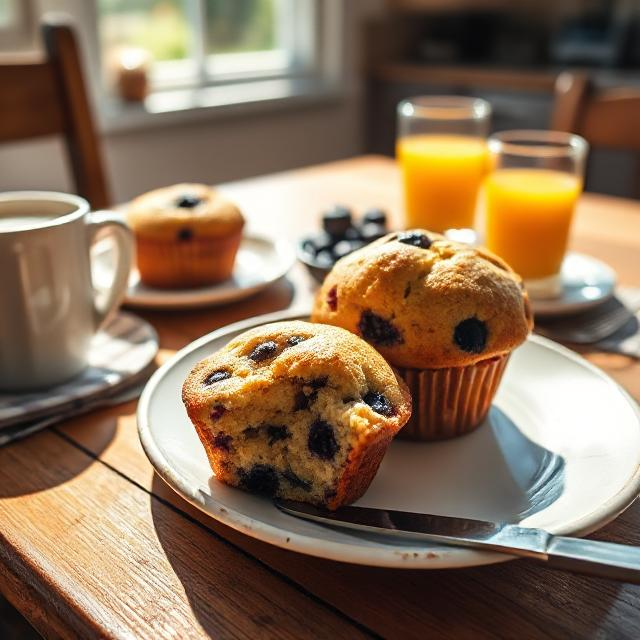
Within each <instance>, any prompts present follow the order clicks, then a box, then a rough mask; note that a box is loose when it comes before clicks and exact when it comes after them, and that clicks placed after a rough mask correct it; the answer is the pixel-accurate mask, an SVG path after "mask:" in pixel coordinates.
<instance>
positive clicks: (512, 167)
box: [484, 131, 589, 297]
mask: <svg viewBox="0 0 640 640" xmlns="http://www.w3.org/2000/svg"><path fill="white" fill-rule="evenodd" d="M488 146H489V153H490V162H491V172H490V173H489V175H488V176H487V178H486V181H485V185H484V187H485V194H486V213H485V215H486V220H485V225H486V226H485V231H486V238H485V240H486V245H487V247H488V248H489V249H490V250H491V251H493V252H494V253H497V254H498V255H499V256H501V257H502V258H504V260H506V261H507V262H508V263H509V264H510V265H511V266H512V267H513V269H514V270H515V271H517V272H518V273H519V274H520V275H521V276H522V278H523V279H524V280H525V283H526V285H527V288H528V289H529V293H530V294H531V295H532V296H534V297H554V296H557V295H559V294H560V292H561V285H562V283H561V280H560V270H561V267H562V261H563V259H564V256H565V253H566V251H567V245H568V242H569V231H570V229H571V221H572V218H573V211H574V208H575V204H576V201H577V199H578V196H579V195H580V193H581V192H582V183H583V178H584V167H585V161H586V157H587V151H588V148H589V145H588V144H587V142H586V140H584V138H581V137H580V136H577V135H574V134H571V133H562V132H560V131H504V132H502V133H497V134H495V135H493V136H491V138H489V141H488Z"/></svg>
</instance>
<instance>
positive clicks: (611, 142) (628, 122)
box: [551, 73, 640, 153]
mask: <svg viewBox="0 0 640 640" xmlns="http://www.w3.org/2000/svg"><path fill="white" fill-rule="evenodd" d="M555 96H556V97H555V105H554V111H553V116H552V121H551V128H552V129H555V130H557V131H570V132H572V133H577V134H579V135H581V136H582V137H583V138H586V139H587V141H588V142H589V144H591V145H592V146H594V147H605V148H608V149H621V150H625V151H634V152H639V153H640V127H639V126H638V120H639V119H640V89H635V88H626V87H625V88H612V89H601V90H596V89H595V88H594V87H593V86H592V85H591V83H590V82H589V78H588V76H587V75H586V74H583V73H562V74H560V75H559V76H558V79H557V81H556V92H555Z"/></svg>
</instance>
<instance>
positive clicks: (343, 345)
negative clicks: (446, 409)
mask: <svg viewBox="0 0 640 640" xmlns="http://www.w3.org/2000/svg"><path fill="white" fill-rule="evenodd" d="M182 398H183V402H184V404H185V406H186V409H187V413H188V415H189V418H190V419H191V421H192V422H193V424H194V426H195V428H196V430H197V432H198V435H199V437H200V440H201V441H202V443H203V445H204V447H205V449H206V451H207V455H208V457H209V461H210V463H211V467H212V469H213V470H214V472H215V474H216V477H217V478H218V479H219V480H222V481H223V482H226V483H227V484H230V485H233V486H239V487H241V488H243V489H246V490H248V491H252V492H255V493H263V494H267V495H271V496H274V495H275V496H279V497H284V498H289V499H293V500H304V501H307V502H313V503H315V504H321V505H324V506H328V507H329V508H332V509H333V508H337V507H338V506H340V505H342V504H346V503H348V502H352V501H353V500H356V499H357V498H358V497H360V495H362V494H363V493H364V491H365V490H366V489H367V487H368V486H369V483H370V482H371V480H372V479H373V477H374V475H375V473H376V471H377V469H378V466H379V464H380V461H381V460H382V456H383V455H384V452H385V451H386V448H387V446H388V445H389V443H390V441H391V439H392V438H393V436H394V435H395V434H396V432H397V431H398V430H399V429H400V428H401V427H402V426H403V425H404V424H405V423H406V422H407V420H408V419H409V416H410V414H411V398H410V395H409V392H408V390H407V388H406V385H405V384H404V383H403V382H402V381H401V380H399V379H398V378H397V377H396V375H395V373H394V372H393V370H392V369H391V367H390V366H389V365H388V364H387V363H386V362H385V360H384V359H383V358H382V356H381V355H380V354H379V353H378V352H377V351H375V349H373V348H372V347H371V346H369V345H368V344H367V343H366V342H364V341H362V340H360V339H359V338H358V337H357V336H354V335H353V334H352V333H349V332H348V331H345V330H344V329H340V328H338V327H332V326H326V325H319V324H315V325H314V324H311V323H308V322H298V321H294V322H278V323H273V324H268V325H264V326H262V327H258V328H255V329H251V330H250V331H247V332H245V333H243V334H242V335H240V336H238V337H237V338H235V339H234V340H232V341H231V342H230V343H229V344H228V345H226V346H225V347H224V348H223V349H221V350H220V351H218V352H217V353H215V354H213V355H212V356H210V357H209V358H206V359H205V360H203V361H201V362H200V363H198V364H197V365H196V366H195V367H194V368H193V370H192V371H191V373H190V374H189V376H188V377H187V379H186V380H185V383H184V386H183V390H182Z"/></svg>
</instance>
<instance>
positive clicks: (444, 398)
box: [396, 354, 510, 440]
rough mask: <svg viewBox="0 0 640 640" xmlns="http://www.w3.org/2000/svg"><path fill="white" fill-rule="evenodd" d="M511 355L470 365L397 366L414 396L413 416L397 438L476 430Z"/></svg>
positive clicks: (450, 435)
mask: <svg viewBox="0 0 640 640" xmlns="http://www.w3.org/2000/svg"><path fill="white" fill-rule="evenodd" d="M509 355H510V354H504V355H502V356H496V357H494V358H488V359H487V360H482V361H480V362H478V363H476V364H473V365H469V366H467V367H449V368H444V369H404V368H402V367H396V371H398V373H399V375H400V376H401V377H402V379H403V380H404V381H405V382H406V383H407V386H408V387H409V391H411V397H412V398H413V412H412V414H411V418H410V419H409V422H407V424H406V425H405V426H404V427H403V428H402V429H401V430H400V431H399V433H398V435H397V436H396V437H397V438H402V439H405V440H443V439H445V438H455V437H456V436H461V435H464V434H465V433H470V432H471V431H473V430H474V429H475V428H476V427H478V426H479V425H480V423H481V422H482V421H483V420H484V418H485V416H486V415H487V413H488V412H489V408H490V407H491V402H492V400H493V397H494V395H495V393H496V391H497V390H498V385H499V384H500V380H501V379H502V374H503V373H504V369H505V367H506V365H507V361H508V359H509Z"/></svg>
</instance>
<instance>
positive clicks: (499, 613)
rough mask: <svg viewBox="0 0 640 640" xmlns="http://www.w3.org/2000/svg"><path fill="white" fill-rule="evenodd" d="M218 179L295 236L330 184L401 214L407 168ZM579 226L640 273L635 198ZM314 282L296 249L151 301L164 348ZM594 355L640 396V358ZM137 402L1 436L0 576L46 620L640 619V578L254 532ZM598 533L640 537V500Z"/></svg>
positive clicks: (217, 624)
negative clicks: (196, 502)
mask: <svg viewBox="0 0 640 640" xmlns="http://www.w3.org/2000/svg"><path fill="white" fill-rule="evenodd" d="M224 190H225V191H226V192H227V193H228V194H229V195H231V196H232V197H234V199H236V200H237V201H238V202H239V203H240V205H241V206H242V208H243V210H244V211H245V213H246V214H247V216H248V218H249V221H250V225H249V226H250V228H253V229H256V230H262V231H269V230H270V229H278V230H280V232H281V233H282V234H283V235H284V236H287V237H290V238H291V239H293V238H296V237H298V236H299V235H300V234H302V233H304V232H305V231H306V230H309V229H311V228H313V226H314V224H315V220H316V218H317V216H318V215H319V213H320V212H321V211H322V209H323V208H325V207H328V206H330V205H331V204H333V203H334V202H344V203H346V204H348V205H350V206H353V207H355V208H356V209H357V210H361V209H363V208H365V207H367V206H372V205H377V206H382V207H385V208H387V209H388V210H389V211H390V213H391V215H392V217H393V218H394V221H395V222H396V223H398V222H399V221H400V217H399V216H400V212H401V200H400V190H399V180H398V176H397V171H396V168H395V165H394V164H393V163H392V162H391V161H389V160H386V159H382V158H375V157H374V158H359V159H354V160H350V161H344V162H339V163H333V164H330V165H324V166H322V167H316V168H309V169H304V170H299V171H296V172H290V173H285V174H280V175H276V176H270V177H266V178H260V179H256V180H251V181H246V182H243V183H235V184H229V185H225V186H224ZM573 244H574V246H575V248H577V249H582V250H586V251H588V252H590V253H593V254H594V255H597V256H599V257H601V258H603V259H605V260H607V261H608V262H610V263H611V264H612V265H613V266H614V267H615V268H616V269H617V270H618V273H619V274H620V278H621V280H622V281H623V282H625V283H627V284H636V285H638V284H640V274H638V267H637V255H638V250H639V248H640V247H639V245H640V205H638V204H637V203H632V202H629V201H625V200H617V199H614V198H606V197H597V196H591V195H588V196H585V197H584V198H583V200H582V201H581V203H580V206H579V212H578V216H577V220H576V226H575V233H574V238H573ZM292 286H293V287H294V288H295V294H293V295H292V290H291V287H292ZM312 295H313V285H312V283H311V280H310V278H309V276H308V275H307V274H306V272H305V271H304V269H303V268H302V267H301V266H298V267H297V268H295V269H294V270H293V271H292V272H291V274H290V276H289V279H288V282H281V283H279V284H278V285H277V286H276V287H274V288H272V289H270V290H268V291H266V292H264V293H262V294H260V295H259V296H257V297H254V298H252V299H250V300H247V301H245V302H242V303H239V304H237V305H233V306H230V307H225V308H214V309H203V310H199V311H189V312H187V313H164V314H162V313H157V312H155V313H145V314H142V315H145V316H146V317H147V318H148V319H150V320H151V321H152V322H153V324H154V325H155V326H156V327H157V328H158V330H159V334H160V339H161V343H162V346H163V347H164V350H163V352H162V357H167V356H168V355H169V354H170V353H171V352H172V350H174V349H177V348H179V347H181V346H183V345H185V344H187V343H188V342H189V341H191V340H192V339H194V338H196V337H198V336H200V335H202V334H203V333H206V332H209V331H211V330H213V329H215V328H217V327H219V326H223V325H225V324H228V323H229V322H232V321H235V320H238V319H240V318H242V317H248V316H251V315H255V314H257V313H265V312H269V311H276V310H280V309H283V308H286V307H287V306H288V305H289V306H290V305H295V306H297V307H298V308H304V306H305V305H307V306H308V304H309V302H310V300H311V297H312ZM588 357H589V358H590V359H592V361H594V362H596V363H597V364H599V365H600V366H602V367H603V368H605V369H606V370H607V371H609V372H610V373H611V374H612V375H613V376H614V377H615V378H616V379H618V380H619V381H620V382H621V383H623V384H625V386H627V388H628V389H629V390H630V391H631V392H632V393H633V394H634V395H635V397H636V398H640V376H639V375H638V374H639V373H640V365H639V364H638V363H635V362H633V361H631V360H630V359H628V358H622V357H618V356H611V355H607V354H594V355H589V356H588ZM135 408H136V403H135V402H130V403H128V404H125V405H121V406H119V407H113V408H110V409H105V410H101V411H98V412H95V413H93V414H91V415H89V416H83V417H79V418H76V419H74V420H71V421H68V422H67V423H66V424H64V425H62V426H60V427H57V428H56V429H55V430H54V431H52V432H49V433H47V434H41V435H40V436H37V437H35V438H31V439H29V440H27V441H26V442H24V443H18V444H16V445H14V446H12V447H8V448H5V449H0V522H1V523H2V525H1V527H0V532H1V533H0V576H1V578H0V589H2V591H3V592H4V593H5V594H6V595H7V596H8V597H9V598H10V599H11V600H12V602H14V604H15V605H16V606H18V608H19V609H20V610H21V611H23V612H24V613H25V615H27V617H28V618H29V619H30V620H32V621H34V624H35V625H36V626H37V627H38V628H39V629H40V630H41V631H43V632H44V633H45V634H48V635H50V636H57V635H62V636H72V635H74V634H75V635H86V634H85V633H84V632H88V631H90V632H96V633H97V632H98V630H99V631H100V633H102V634H104V635H112V636H118V635H121V636H122V635H126V634H125V632H129V633H132V634H134V635H136V637H153V636H154V635H155V636H156V637H163V636H169V637H171V636H173V637H203V636H206V635H221V636H223V637H235V636H237V637H240V636H242V635H245V637H246V635H247V634H254V635H256V636H260V637H281V636H284V637H287V635H289V636H290V635H296V634H298V635H299V637H313V636H314V635H316V636H320V637H333V636H335V637H343V636H344V637H346V636H347V635H348V636H349V637H358V636H359V635H362V634H363V633H364V634H365V635H366V634H367V633H372V634H379V635H381V636H384V637H388V638H424V637H429V638H450V637H455V638H506V637H519V638H558V639H560V638H563V639H564V638H569V637H571V638H573V637H619V638H626V637H628V638H633V637H640V609H639V606H640V587H636V586H630V585H619V584H616V583H611V582H606V581H602V580H595V579H587V578H582V577H580V576H573V575H568V574H563V573H559V572H552V571H550V570H547V569H545V568H544V567H540V566H537V565H535V564H533V563H532V562H527V561H518V562H511V563H506V564H501V565H495V566H492V567H482V568H476V569H465V570H456V571H435V572H431V571H414V570H386V569H377V568H368V567H357V566H351V565H347V564H341V563H335V562H327V561H323V560H319V559H315V558H310V557H306V556H301V555H298V554H295V553H292V552H288V551H286V550H281V549H277V548H275V547H271V546H269V545H266V544H263V543H260V542H258V541H256V540H253V539H251V538H248V537H247V536H244V535H242V534H240V533H238V532H235V531H233V530H231V529H229V528H228V527H226V526H223V525H221V524H220V523H218V522H216V521H215V520H212V519H210V518H208V517H206V516H205V515H203V514H201V513H200V512H198V511H196V510H195V509H193V508H192V507H191V506H190V505H188V504H187V503H186V502H185V501H183V500H182V499H181V498H179V497H178V496H177V495H176V494H175V493H174V492H173V491H171V490H170V489H169V488H167V487H166V486H165V485H164V483H163V482H162V481H161V480H160V479H159V478H158V477H157V476H156V475H155V474H154V472H153V469H152V467H151V466H150V464H149V462H148V461H147V459H146V457H145V455H144V453H143V451H142V449H141V446H140V443H139V440H138V437H137V430H136V421H135ZM33 523H37V527H34V526H33ZM595 537H598V538H602V539H609V540H614V541H618V542H629V543H635V544H640V505H638V504H635V505H633V506H632V507H631V508H630V509H629V510H627V512H625V513H624V514H623V515H622V516H621V517H619V518H618V519H617V520H616V521H615V522H614V523H612V524H610V525H609V526H607V527H605V528H604V529H603V530H601V531H600V532H598V533H597V535H596V536H595ZM212 594H213V595H212ZM265 598H266V599H267V601H268V602H269V604H273V610H272V611H271V612H267V611H266V604H265ZM323 603H324V604H323ZM254 604H255V606H256V610H255V611H254V613H252V614H251V613H250V612H249V609H250V608H251V607H252V606H253V605H254ZM293 609H295V610H296V611H295V612H292V610H293ZM274 620H275V622H274ZM367 630H368V631H367Z"/></svg>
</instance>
